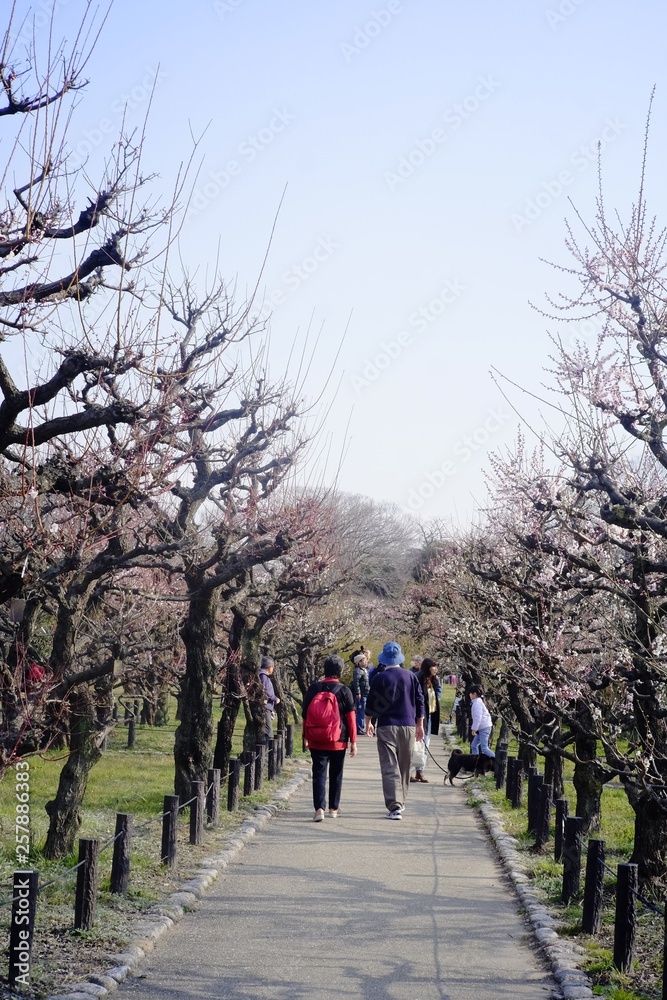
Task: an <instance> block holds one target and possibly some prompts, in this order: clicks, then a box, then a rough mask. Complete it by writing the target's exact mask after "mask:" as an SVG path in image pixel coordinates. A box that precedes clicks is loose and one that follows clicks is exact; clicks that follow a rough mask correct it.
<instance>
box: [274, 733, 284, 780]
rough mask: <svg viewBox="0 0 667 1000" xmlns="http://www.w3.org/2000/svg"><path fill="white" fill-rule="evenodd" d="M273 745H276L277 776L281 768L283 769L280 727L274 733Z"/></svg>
mask: <svg viewBox="0 0 667 1000" xmlns="http://www.w3.org/2000/svg"><path fill="white" fill-rule="evenodd" d="M275 745H276V776H278V775H279V774H280V772H281V771H282V769H283V732H282V729H280V730H279V731H278V732H277V733H276V739H275Z"/></svg>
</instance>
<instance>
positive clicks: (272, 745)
mask: <svg viewBox="0 0 667 1000" xmlns="http://www.w3.org/2000/svg"><path fill="white" fill-rule="evenodd" d="M267 742H268V744H269V781H273V779H274V778H275V776H276V741H275V740H268V741H267Z"/></svg>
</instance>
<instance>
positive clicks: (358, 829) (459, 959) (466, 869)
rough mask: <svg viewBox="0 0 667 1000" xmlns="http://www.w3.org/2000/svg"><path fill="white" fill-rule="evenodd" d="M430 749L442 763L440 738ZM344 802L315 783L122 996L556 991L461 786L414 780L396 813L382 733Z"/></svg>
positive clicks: (364, 753) (349, 766)
mask: <svg viewBox="0 0 667 1000" xmlns="http://www.w3.org/2000/svg"><path fill="white" fill-rule="evenodd" d="M433 744H437V746H433V747H432V749H433V751H434V752H435V754H436V756H437V759H438V760H439V761H440V763H441V764H443V765H444V762H445V760H446V755H445V753H444V751H443V750H442V748H441V741H440V740H439V739H438V740H436V739H434V740H433ZM359 745H360V752H359V755H358V756H357V758H356V759H355V760H350V759H348V760H347V761H346V764H345V780H344V784H343V798H342V803H341V815H340V817H339V818H338V819H337V820H331V819H329V818H328V816H327V818H326V819H325V820H324V822H323V823H313V822H312V815H313V807H312V797H311V786H310V782H305V783H304V784H303V786H302V787H301V789H299V791H298V792H297V793H296V794H295V796H294V797H293V798H292V799H291V801H290V808H289V810H288V811H287V812H285V813H282V814H281V815H279V816H278V817H277V818H276V819H274V820H272V821H271V822H270V823H269V825H268V826H267V828H266V829H265V830H263V831H262V832H260V833H259V834H258V835H257V837H256V838H254V839H253V840H252V841H250V843H249V844H248V846H247V847H246V848H245V850H244V851H242V852H241V854H240V855H239V859H238V861H237V862H235V863H234V864H232V865H230V867H229V868H228V869H227V871H226V872H225V873H224V874H223V875H222V876H221V877H220V879H219V880H218V881H217V882H216V883H215V884H214V886H213V887H212V889H211V890H210V891H209V892H208V894H207V895H206V896H204V898H203V900H202V905H201V909H200V910H199V911H198V912H197V913H194V914H190V915H188V916H187V917H186V918H185V919H184V920H183V921H182V922H181V923H180V924H179V925H177V927H175V928H174V929H173V930H172V931H171V932H170V933H169V935H168V936H167V938H163V939H162V940H161V942H160V943H159V945H158V947H157V949H156V951H155V952H154V953H153V954H151V955H149V956H147V958H146V959H145V960H144V962H143V964H142V966H141V970H140V977H139V978H137V979H134V980H131V981H128V982H127V983H125V984H124V985H123V986H121V987H120V989H119V991H118V993H117V994H116V996H117V998H118V1000H181V998H183V1000H185V998H189V1000H190V998H195V1000H199V998H201V1000H204V998H206V1000H208V998H216V1000H269V998H270V1000H306V998H307V1000H346V998H350V1000H502V998H512V1000H547V998H550V997H552V996H554V995H556V994H555V990H554V986H553V982H552V980H551V978H550V977H549V976H548V974H547V973H546V972H545V971H544V969H543V967H542V965H541V963H540V960H539V955H538V954H537V953H536V950H535V948H534V946H533V945H532V944H531V943H530V937H529V933H528V930H527V927H526V925H525V924H524V922H523V919H522V917H521V916H520V915H519V912H518V904H517V902H516V899H515V897H514V895H513V894H512V891H511V889H510V887H509V884H508V882H507V881H506V879H505V878H504V876H503V874H502V871H501V869H500V867H499V865H498V863H497V862H496V860H495V858H494V854H493V850H492V848H491V846H490V845H489V843H488V841H487V838H486V836H485V834H484V833H483V831H482V829H481V827H480V825H479V821H478V819H477V817H476V814H475V811H474V810H472V809H470V808H469V807H468V806H466V804H465V793H464V792H463V791H462V789H461V788H451V787H450V786H449V785H447V786H446V787H445V786H444V785H443V775H442V773H441V772H440V771H438V770H437V768H435V766H434V765H433V763H432V761H430V762H429V768H428V769H427V774H428V776H429V778H430V779H431V780H430V783H429V784H428V785H418V784H413V785H411V786H410V798H409V800H408V803H407V808H406V812H405V815H404V818H403V820H402V821H401V822H391V821H389V820H387V819H386V818H385V816H386V812H385V809H384V804H383V801H382V791H381V785H380V772H379V766H378V761H377V751H376V748H375V741H374V740H371V739H365V738H362V739H361V740H360V744H359Z"/></svg>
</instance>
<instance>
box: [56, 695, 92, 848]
mask: <svg viewBox="0 0 667 1000" xmlns="http://www.w3.org/2000/svg"><path fill="white" fill-rule="evenodd" d="M70 711H71V715H70V753H69V757H68V758H67V762H66V764H65V766H64V767H63V769H62V771H61V772H60V780H59V782H58V791H57V793H56V797H55V799H53V800H52V801H51V802H47V803H46V811H47V813H48V815H49V817H50V822H49V832H48V834H47V837H46V843H45V845H44V856H45V857H46V858H48V859H49V860H54V859H55V858H63V857H66V856H67V855H68V854H71V853H72V851H73V850H74V840H75V837H76V834H77V831H78V829H79V827H80V826H81V805H82V803H83V797H84V794H85V791H86V787H87V784H88V775H89V774H90V770H91V768H92V767H93V765H94V764H96V763H97V761H98V760H99V759H100V757H101V756H102V752H101V750H100V748H99V746H98V744H97V740H98V738H99V729H98V726H97V725H96V712H95V699H94V698H93V696H92V693H91V691H90V690H89V688H88V687H87V686H86V685H85V684H84V685H81V686H80V687H79V688H77V689H76V690H75V691H74V692H73V694H72V697H71V699H70Z"/></svg>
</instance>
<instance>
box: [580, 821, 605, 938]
mask: <svg viewBox="0 0 667 1000" xmlns="http://www.w3.org/2000/svg"><path fill="white" fill-rule="evenodd" d="M604 848H605V842H604V840H593V839H591V840H589V841H588V850H587V852H586V881H585V882H584V906H583V911H582V915H581V929H582V931H583V932H584V934H598V933H599V932H600V925H601V923H602V893H603V892H604V857H605V854H604Z"/></svg>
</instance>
